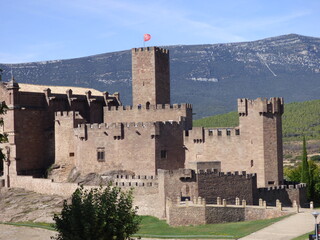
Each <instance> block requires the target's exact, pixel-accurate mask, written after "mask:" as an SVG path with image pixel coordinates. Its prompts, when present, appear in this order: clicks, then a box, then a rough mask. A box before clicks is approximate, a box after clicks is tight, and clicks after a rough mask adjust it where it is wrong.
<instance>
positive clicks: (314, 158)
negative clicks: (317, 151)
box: [310, 155, 320, 161]
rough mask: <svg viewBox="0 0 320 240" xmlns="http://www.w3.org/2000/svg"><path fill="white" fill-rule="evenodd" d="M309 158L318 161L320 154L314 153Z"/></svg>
mask: <svg viewBox="0 0 320 240" xmlns="http://www.w3.org/2000/svg"><path fill="white" fill-rule="evenodd" d="M310 160H312V161H320V155H314V156H312V157H310Z"/></svg>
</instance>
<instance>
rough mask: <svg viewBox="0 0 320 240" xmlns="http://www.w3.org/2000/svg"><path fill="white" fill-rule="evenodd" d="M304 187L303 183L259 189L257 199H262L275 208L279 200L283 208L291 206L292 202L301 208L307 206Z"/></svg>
mask: <svg viewBox="0 0 320 240" xmlns="http://www.w3.org/2000/svg"><path fill="white" fill-rule="evenodd" d="M306 189H307V188H306V185H305V184H304V183H301V184H296V185H289V186H287V185H281V186H277V187H269V188H259V189H258V198H261V199H263V200H264V201H266V202H267V205H269V206H275V205H276V200H277V199H279V200H280V201H281V203H282V204H283V206H292V204H293V201H296V203H297V204H298V205H299V206H301V207H306V206H307V197H306V196H307V194H306Z"/></svg>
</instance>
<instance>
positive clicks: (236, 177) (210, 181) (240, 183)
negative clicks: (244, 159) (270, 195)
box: [197, 171, 257, 205]
mask: <svg viewBox="0 0 320 240" xmlns="http://www.w3.org/2000/svg"><path fill="white" fill-rule="evenodd" d="M256 180H257V178H256V175H255V174H246V172H241V173H238V172H235V173H231V172H228V173H223V172H219V173H215V172H211V171H207V172H203V171H200V172H199V173H198V174H197V182H198V194H199V196H201V197H202V198H205V199H206V201H207V203H216V199H217V197H221V198H223V199H226V201H227V202H228V203H232V204H235V202H234V200H235V198H236V197H238V198H240V199H245V200H246V201H247V203H248V204H250V205H253V204H256V203H257V198H256V191H257V185H256Z"/></svg>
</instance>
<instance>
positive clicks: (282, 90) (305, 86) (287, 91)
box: [0, 34, 320, 118]
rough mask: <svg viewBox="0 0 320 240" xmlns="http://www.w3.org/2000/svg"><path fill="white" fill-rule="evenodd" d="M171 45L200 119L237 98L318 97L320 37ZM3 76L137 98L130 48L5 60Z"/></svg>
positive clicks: (179, 85)
mask: <svg viewBox="0 0 320 240" xmlns="http://www.w3.org/2000/svg"><path fill="white" fill-rule="evenodd" d="M163 47H164V48H168V49H169V50H170V64H171V66H170V69H171V98H172V100H173V101H172V102H174V103H182V102H188V103H192V104H193V105H194V111H195V112H196V114H197V115H195V118H201V117H205V116H210V115H213V114H218V113H225V112H229V111H232V110H235V108H236V99H237V98H240V97H241V98H242V97H247V98H257V97H273V96H280V97H284V98H285V101H286V102H293V101H298V102H299V101H307V100H312V99H317V98H318V92H319V90H320V84H319V81H320V38H315V37H308V36H303V35H298V34H287V35H281V36H277V37H271V38H265V39H261V40H255V41H248V42H238V43H225V44H222V43H218V44H202V45H173V46H163ZM0 68H2V69H4V70H5V71H4V73H3V79H4V80H8V79H10V75H11V73H10V71H11V68H12V70H13V72H14V76H15V79H16V81H18V82H21V83H33V84H43V85H63V86H66V85H69V86H79V87H91V88H96V89H97V90H100V91H106V90H107V91H109V92H111V93H112V92H120V94H121V99H122V102H123V103H124V104H125V105H127V104H130V103H131V96H132V95H131V94H132V93H131V54H130V50H124V51H118V52H111V53H102V54H95V55H91V56H87V57H81V58H73V59H64V60H49V61H40V62H31V63H19V64H1V63H0Z"/></svg>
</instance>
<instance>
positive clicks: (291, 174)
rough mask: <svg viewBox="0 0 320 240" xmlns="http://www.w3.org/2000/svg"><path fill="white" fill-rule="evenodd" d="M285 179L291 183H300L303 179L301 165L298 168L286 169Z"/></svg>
mask: <svg viewBox="0 0 320 240" xmlns="http://www.w3.org/2000/svg"><path fill="white" fill-rule="evenodd" d="M284 177H285V179H286V180H287V181H290V182H297V183H298V182H300V179H301V164H300V165H299V166H298V167H296V168H288V167H286V168H284Z"/></svg>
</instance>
